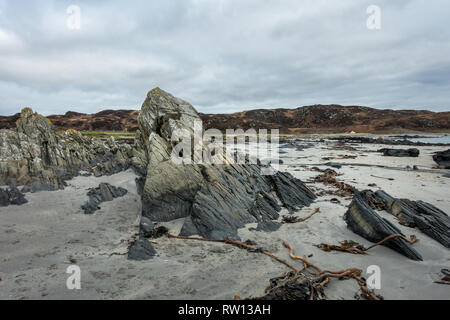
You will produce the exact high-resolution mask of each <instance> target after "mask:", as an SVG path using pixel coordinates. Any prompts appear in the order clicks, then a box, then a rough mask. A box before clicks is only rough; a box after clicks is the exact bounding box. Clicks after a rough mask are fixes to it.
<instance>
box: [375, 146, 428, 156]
mask: <svg viewBox="0 0 450 320" xmlns="http://www.w3.org/2000/svg"><path fill="white" fill-rule="evenodd" d="M378 152H381V153H383V156H386V157H418V156H419V154H420V151H419V149H417V148H410V149H389V148H383V149H380V150H378Z"/></svg>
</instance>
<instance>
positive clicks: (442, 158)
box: [433, 149, 450, 169]
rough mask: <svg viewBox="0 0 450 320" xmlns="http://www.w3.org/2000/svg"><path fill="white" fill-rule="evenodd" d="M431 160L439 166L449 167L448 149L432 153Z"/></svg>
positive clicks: (449, 152) (449, 150) (449, 153)
mask: <svg viewBox="0 0 450 320" xmlns="http://www.w3.org/2000/svg"><path fill="white" fill-rule="evenodd" d="M433 160H434V162H436V163H437V164H438V165H439V167H440V168H443V169H450V149H448V150H446V151H441V152H436V153H435V154H434V155H433Z"/></svg>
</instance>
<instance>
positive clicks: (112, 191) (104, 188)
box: [81, 183, 128, 214]
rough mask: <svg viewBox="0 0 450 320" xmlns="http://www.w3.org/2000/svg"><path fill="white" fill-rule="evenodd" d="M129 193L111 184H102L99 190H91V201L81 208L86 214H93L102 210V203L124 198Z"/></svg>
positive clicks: (89, 195) (89, 193)
mask: <svg viewBox="0 0 450 320" xmlns="http://www.w3.org/2000/svg"><path fill="white" fill-rule="evenodd" d="M127 192H128V191H127V190H126V189H124V188H120V187H118V188H117V187H114V186H112V185H110V184H109V183H100V185H99V186H98V187H97V188H92V189H90V190H89V192H88V194H87V195H88V197H89V200H88V201H86V203H85V204H84V205H82V206H81V209H83V210H84V213H85V214H92V213H94V212H95V211H97V210H99V209H100V207H99V205H100V203H102V202H106V201H112V200H114V199H115V198H119V197H123V196H124V195H126V194H127Z"/></svg>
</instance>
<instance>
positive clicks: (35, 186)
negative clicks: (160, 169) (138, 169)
mask: <svg viewBox="0 0 450 320" xmlns="http://www.w3.org/2000/svg"><path fill="white" fill-rule="evenodd" d="M16 124H17V128H16V129H15V130H1V131H0V185H1V184H8V185H11V184H15V185H24V186H25V188H24V189H23V191H24V192H29V191H31V192H34V191H40V190H55V189H60V188H63V187H64V186H65V182H64V181H65V180H68V179H70V178H72V177H74V176H76V175H77V174H78V173H79V171H80V170H84V171H89V172H91V173H93V174H95V175H96V176H100V175H104V174H107V175H109V174H113V173H117V172H119V171H121V170H124V169H127V168H128V167H130V164H131V156H132V147H131V146H130V145H127V144H117V143H116V142H115V140H114V139H113V138H110V139H108V140H107V141H102V140H99V139H91V138H88V137H85V136H83V135H82V134H81V133H79V132H77V131H74V130H68V131H65V132H63V133H57V131H56V130H55V128H54V127H53V125H52V124H51V123H50V121H49V120H48V119H46V118H45V117H43V116H41V115H39V114H37V113H34V112H33V111H32V110H31V109H29V108H25V109H23V110H22V112H21V115H20V118H19V119H18V120H17V123H16Z"/></svg>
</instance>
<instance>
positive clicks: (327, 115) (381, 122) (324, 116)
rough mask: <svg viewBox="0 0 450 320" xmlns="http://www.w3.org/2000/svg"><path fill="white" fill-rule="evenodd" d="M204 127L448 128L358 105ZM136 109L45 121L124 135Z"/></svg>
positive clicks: (410, 113) (432, 117)
mask: <svg viewBox="0 0 450 320" xmlns="http://www.w3.org/2000/svg"><path fill="white" fill-rule="evenodd" d="M199 115H200V118H202V120H203V122H204V127H205V128H206V129H209V128H217V129H219V130H225V129H228V128H242V129H245V130H247V129H250V128H254V129H260V128H261V129H278V128H279V129H280V130H281V133H330V132H331V133H336V132H346V131H356V132H367V133H370V132H373V133H375V132H402V131H405V130H418V131H432V130H439V129H441V130H448V129H450V112H437V113H435V112H430V111H425V110H381V109H374V108H368V107H360V106H340V105H312V106H305V107H300V108H296V109H259V110H249V111H243V112H237V113H231V114H199ZM19 117H20V115H19V114H16V115H13V116H9V117H4V116H0V129H10V128H15V121H16V120H17V119H18V118H19ZM137 117H138V111H137V110H104V111H101V112H98V113H95V114H85V113H78V112H73V111H68V112H67V113H65V114H64V115H52V116H48V118H49V119H50V120H51V121H52V122H53V124H54V125H55V127H56V128H57V129H58V130H67V129H75V130H80V131H129V132H134V131H136V130H137V129H138V122H137Z"/></svg>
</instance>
